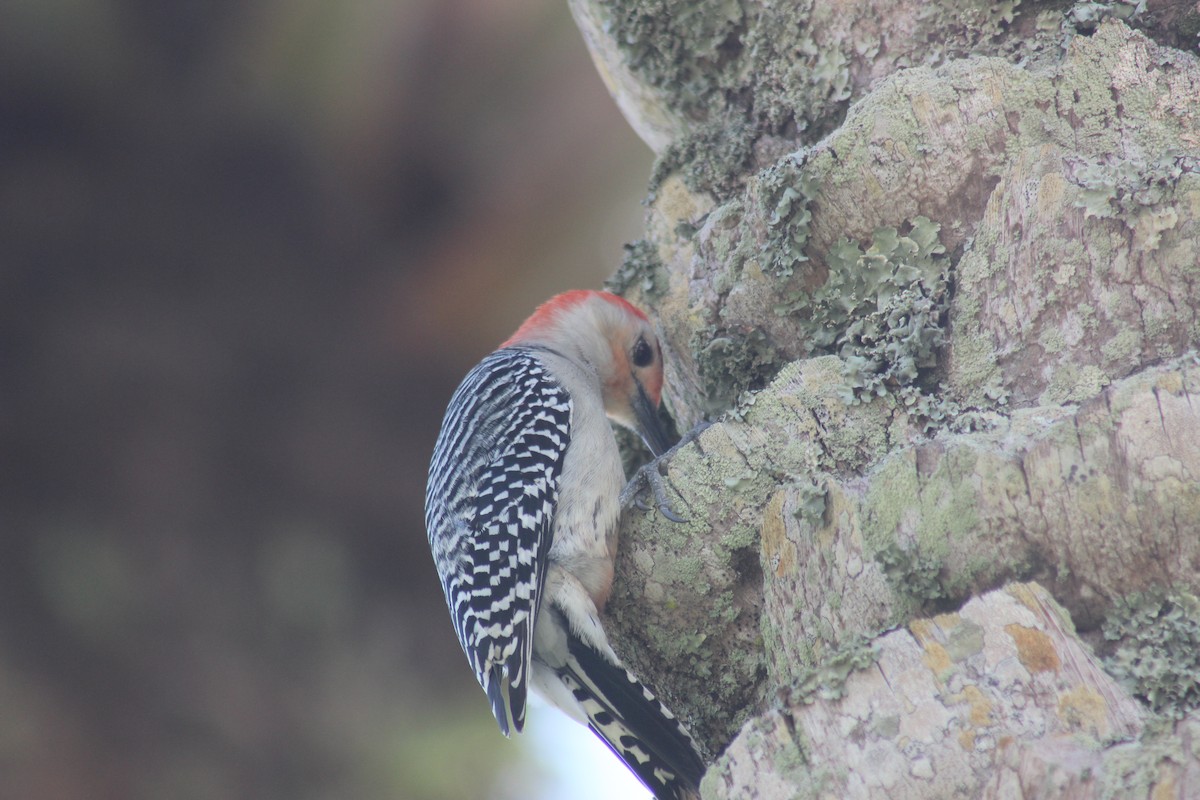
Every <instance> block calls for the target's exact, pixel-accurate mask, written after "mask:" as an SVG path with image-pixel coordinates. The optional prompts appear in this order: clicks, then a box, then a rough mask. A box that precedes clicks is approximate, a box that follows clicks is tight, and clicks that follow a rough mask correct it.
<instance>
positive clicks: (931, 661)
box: [923, 642, 954, 678]
mask: <svg viewBox="0 0 1200 800" xmlns="http://www.w3.org/2000/svg"><path fill="white" fill-rule="evenodd" d="M923 659H924V661H925V666H927V667H929V668H930V669H931V670H933V674H934V676H935V677H938V678H940V677H942V676H943V675H945V674H946V673H947V672H949V671H950V670H952V669H954V662H953V661H952V660H951V659H950V654H949V653H947V652H946V648H944V647H942V646H941V645H940V644H938V643H937V642H929V643H928V644H926V645H925V655H924V656H923Z"/></svg>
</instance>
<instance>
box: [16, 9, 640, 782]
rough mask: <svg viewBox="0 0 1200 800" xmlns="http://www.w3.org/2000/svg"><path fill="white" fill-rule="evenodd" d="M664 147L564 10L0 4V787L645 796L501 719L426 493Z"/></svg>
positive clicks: (593, 280)
mask: <svg viewBox="0 0 1200 800" xmlns="http://www.w3.org/2000/svg"><path fill="white" fill-rule="evenodd" d="M650 165H651V156H650V153H649V151H648V150H647V149H646V148H645V147H644V145H642V144H641V142H640V141H639V140H638V139H637V138H636V137H635V136H634V134H633V133H632V131H631V130H630V129H629V128H628V126H627V125H626V124H625V122H624V120H623V119H622V118H621V117H620V115H619V112H618V111H617V109H616V107H615V105H614V104H613V102H612V101H611V100H610V98H609V97H608V95H607V93H606V91H605V90H604V87H603V86H602V84H601V82H600V79H599V77H598V76H597V74H596V72H595V70H594V68H593V67H592V64H591V62H590V60H589V58H588V56H587V52H586V49H585V47H584V44H583V41H582V39H581V37H580V34H579V32H578V31H577V30H576V29H575V27H574V25H573V23H572V22H571V19H570V17H569V14H568V12H567V9H566V4H565V3H564V2H562V0H553V2H544V1H543V2H536V3H535V2H529V0H508V1H507V2H494V0H169V1H166V0H3V2H0V797H2V798H21V799H22V800H42V799H43V798H46V799H49V798H54V799H55V800H74V799H75V798H88V799H89V800H104V799H106V798H133V799H134V800H140V799H141V798H147V799H150V798H155V799H157V798H172V799H173V800H180V799H182V800H190V799H191V798H196V799H197V800H201V799H206V798H243V797H246V798H250V797H253V798H348V799H350V800H357V799H359V798H361V799H363V800H368V799H373V798H403V799H404V800H423V799H424V798H476V797H480V798H517V797H539V796H540V797H547V798H549V797H582V796H584V793H583V790H582V789H580V788H579V785H580V784H579V783H576V784H571V783H569V777H567V776H570V775H575V776H576V778H577V780H578V781H581V782H582V784H584V785H587V786H590V787H591V788H592V789H593V791H594V792H600V794H593V796H606V795H605V792H607V796H618V795H616V794H613V792H615V791H616V790H612V789H599V788H597V787H603V786H606V785H607V784H603V783H602V782H601V778H599V777H598V774H599V773H596V774H592V773H591V770H593V769H596V770H599V769H600V767H593V766H590V765H592V764H599V763H602V760H603V759H605V758H607V754H606V753H605V752H604V751H603V749H602V748H601V746H600V745H598V744H597V745H595V746H596V747H597V748H601V749H600V751H599V759H600V760H595V759H593V756H595V755H596V754H595V753H594V752H592V751H589V752H590V753H591V754H590V755H581V754H579V753H578V752H576V751H575V750H571V751H570V754H569V755H566V751H564V750H562V749H561V748H562V747H564V746H565V745H562V744H561V743H560V739H561V738H562V737H566V736H568V733H563V734H562V737H560V736H559V733H558V731H559V730H560V728H561V726H559V723H558V720H557V717H556V716H555V715H554V714H553V713H552V712H550V711H549V710H543V711H538V710H536V709H535V710H534V712H533V714H534V716H533V718H532V721H531V723H530V724H531V727H532V728H534V729H535V730H540V731H541V732H540V733H537V734H536V735H529V736H524V737H519V739H518V740H516V741H515V742H510V741H506V740H505V739H504V738H503V737H501V736H500V735H499V733H498V732H497V729H496V726H495V723H494V721H493V720H492V718H491V715H490V713H489V710H488V706H487V703H486V699H485V697H484V695H483V693H482V691H481V690H480V689H479V688H478V686H477V684H475V682H474V679H473V677H472V676H471V674H470V672H469V671H468V669H467V665H466V660H465V659H464V658H463V656H462V653H461V650H460V649H459V647H458V644H457V642H456V640H455V639H454V636H453V633H452V629H451V626H450V623H449V615H448V614H447V612H446V608H445V605H444V601H443V599H442V596H441V591H440V588H439V586H438V584H437V581H436V578H435V574H434V571H433V567H432V563H431V560H430V557H429V554H428V550H427V545H426V539H425V530H424V525H423V511H422V504H423V493H424V482H425V471H426V467H427V464H428V456H429V453H430V450H431V449H432V445H433V441H434V438H435V436H436V433H437V429H438V426H439V424H440V422H441V415H442V411H443V409H444V407H445V403H446V401H447V399H448V398H449V396H450V393H451V392H452V390H453V389H454V387H455V385H456V384H457V382H458V381H459V379H460V378H461V377H462V375H463V374H464V373H465V372H466V370H467V369H468V368H469V367H470V366H471V365H472V364H473V363H474V362H475V361H476V360H478V358H479V357H480V356H481V355H482V354H483V353H485V352H486V351H488V350H490V349H492V348H493V347H494V346H495V344H496V343H497V342H499V341H500V340H502V339H503V338H505V336H507V334H508V333H509V332H511V330H512V329H513V328H515V326H516V325H517V323H518V322H519V321H520V320H521V319H522V318H523V317H524V316H525V315H526V314H527V313H528V312H529V311H530V310H532V308H533V307H534V306H535V305H536V304H537V303H538V302H540V301H541V300H542V299H545V298H546V297H548V296H549V295H551V294H552V293H554V292H557V291H560V290H563V289H567V288H571V287H598V286H599V285H600V284H601V282H602V281H603V279H604V278H605V277H607V276H608V275H609V274H611V273H612V272H613V271H614V270H615V268H616V267H617V266H618V264H619V263H620V260H621V255H622V244H623V243H624V242H626V241H629V240H632V239H634V238H636V237H637V236H638V235H639V231H640V229H641V214H642V209H641V206H640V204H639V201H640V199H641V197H642V195H643V193H644V187H645V183H646V179H647V176H648V175H649V170H650ZM543 720H545V721H544V722H543ZM556 726H559V727H556ZM569 733H575V731H573V730H572V731H569ZM578 733H579V734H580V735H582V736H583V739H584V744H583V745H580V746H581V747H583V746H590V745H591V739H590V738H588V737H587V735H586V733H585V732H583V731H579V732H578ZM562 741H565V739H562ZM571 741H572V742H576V741H578V740H577V739H572V740H571ZM539 743H540V744H539ZM575 746H576V745H575V744H571V745H570V747H571V748H574V747H575ZM556 748H558V749H556ZM548 752H549V753H551V754H554V755H552V757H550V758H547V757H546V753H548ZM564 759H565V760H567V761H569V768H565V769H564V766H563V764H564ZM582 759H593V760H589V761H586V763H585V762H584V761H582Z"/></svg>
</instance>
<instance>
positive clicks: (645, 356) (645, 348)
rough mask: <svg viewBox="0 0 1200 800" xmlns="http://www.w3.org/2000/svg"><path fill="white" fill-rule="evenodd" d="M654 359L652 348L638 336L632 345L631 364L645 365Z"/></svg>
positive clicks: (636, 365)
mask: <svg viewBox="0 0 1200 800" xmlns="http://www.w3.org/2000/svg"><path fill="white" fill-rule="evenodd" d="M653 360H654V348H653V347H651V346H650V344H649V343H648V342H647V341H646V340H645V338H643V337H641V336H639V337H638V340H637V343H636V344H634V346H633V365H634V366H635V367H646V366H649V365H650V362H651V361H653Z"/></svg>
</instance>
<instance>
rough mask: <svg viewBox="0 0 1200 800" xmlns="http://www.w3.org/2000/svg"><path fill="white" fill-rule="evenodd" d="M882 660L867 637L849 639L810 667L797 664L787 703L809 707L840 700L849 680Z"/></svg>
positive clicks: (850, 637) (849, 637)
mask: <svg viewBox="0 0 1200 800" xmlns="http://www.w3.org/2000/svg"><path fill="white" fill-rule="evenodd" d="M878 660H879V653H878V651H876V650H875V649H874V648H873V647H872V646H871V639H870V638H869V637H867V636H860V635H853V636H848V637H846V639H845V640H844V641H843V642H842V643H841V644H840V645H838V646H837V647H835V648H831V649H829V650H827V651H826V652H825V654H824V655H823V656H822V657H821V659H820V661H819V662H817V663H816V664H813V665H811V666H808V667H801V666H799V665H797V668H796V669H793V670H792V672H791V675H792V677H793V681H792V684H791V686H790V687H788V691H787V697H786V700H785V701H784V702H786V703H787V704H788V705H807V704H810V703H813V702H815V701H817V700H837V699H838V698H840V697H842V696H843V695H844V694H845V689H846V680H847V679H848V678H849V677H850V676H851V675H852V674H854V673H855V672H858V671H859V670H862V669H866V668H867V667H869V666H871V665H872V664H874V663H875V662H876V661H878Z"/></svg>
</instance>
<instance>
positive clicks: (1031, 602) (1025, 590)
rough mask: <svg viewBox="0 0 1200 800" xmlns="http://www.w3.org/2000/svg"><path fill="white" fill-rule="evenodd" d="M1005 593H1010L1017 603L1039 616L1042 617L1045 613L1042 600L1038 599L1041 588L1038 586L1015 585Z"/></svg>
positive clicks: (1029, 584)
mask: <svg viewBox="0 0 1200 800" xmlns="http://www.w3.org/2000/svg"><path fill="white" fill-rule="evenodd" d="M1005 591H1006V592H1008V593H1009V595H1010V596H1012V597H1013V598H1014V599H1015V600H1016V601H1017V602H1019V603H1020V604H1021V605H1023V606H1025V607H1026V608H1028V609H1029V610H1030V611H1032V612H1033V613H1035V614H1037V615H1038V616H1041V615H1042V614H1043V613H1044V612H1043V611H1042V603H1041V600H1040V598H1039V597H1038V594H1039V592H1040V591H1041V587H1040V586H1038V585H1037V584H1032V583H1014V584H1011V585H1009V586H1008V587H1006V588H1005Z"/></svg>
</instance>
